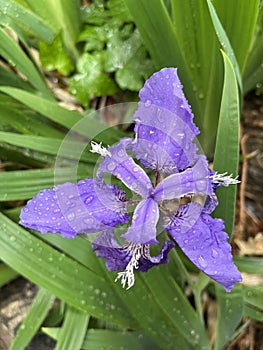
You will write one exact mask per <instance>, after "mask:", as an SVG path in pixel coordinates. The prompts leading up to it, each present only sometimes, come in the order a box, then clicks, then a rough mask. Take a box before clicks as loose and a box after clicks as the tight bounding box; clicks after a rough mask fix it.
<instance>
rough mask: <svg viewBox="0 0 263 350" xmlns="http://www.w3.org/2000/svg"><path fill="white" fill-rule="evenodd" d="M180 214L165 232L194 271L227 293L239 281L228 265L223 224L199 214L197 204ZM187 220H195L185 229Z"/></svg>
mask: <svg viewBox="0 0 263 350" xmlns="http://www.w3.org/2000/svg"><path fill="white" fill-rule="evenodd" d="M181 213H182V214H181V215H178V214H177V216H174V217H173V218H172V222H171V224H170V225H167V226H166V229H167V231H168V232H169V233H170V235H171V236H172V237H173V239H174V240H175V241H176V243H177V244H178V245H179V247H180V248H181V249H182V251H183V252H184V253H185V255H186V256H187V257H188V258H189V259H190V260H191V261H192V262H193V263H194V264H195V265H196V266H197V267H198V269H200V270H201V271H203V272H204V273H205V274H206V275H208V276H209V277H211V278H212V279H214V280H215V281H217V282H218V283H220V284H222V285H223V286H224V288H225V289H226V291H227V292H229V291H230V290H231V289H232V288H233V286H234V283H235V282H240V281H241V280H242V277H241V274H240V272H239V271H238V269H237V268H236V266H235V265H234V263H233V261H232V255H231V246H230V244H229V243H228V235H227V234H226V233H225V232H224V231H223V229H224V223H223V220H221V219H213V218H212V217H211V216H209V215H208V214H205V213H203V212H202V207H201V206H200V205H199V204H197V203H191V204H187V205H185V206H182V208H181ZM199 214H200V215H199ZM190 217H192V218H193V217H194V218H195V220H193V221H192V225H189V218H190Z"/></svg>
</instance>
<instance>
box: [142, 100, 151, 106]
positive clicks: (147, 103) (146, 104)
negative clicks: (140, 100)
mask: <svg viewBox="0 0 263 350" xmlns="http://www.w3.org/2000/svg"><path fill="white" fill-rule="evenodd" d="M151 104H152V101H151V100H147V101H146V102H145V104H144V105H145V107H150V106H151Z"/></svg>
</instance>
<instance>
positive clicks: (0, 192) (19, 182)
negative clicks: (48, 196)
mask: <svg viewBox="0 0 263 350" xmlns="http://www.w3.org/2000/svg"><path fill="white" fill-rule="evenodd" d="M93 171H94V170H93V165H92V166H91V167H89V166H87V165H85V166H80V167H79V169H78V174H77V175H78V180H80V179H84V178H88V177H93ZM75 173H76V169H75V168H71V167H65V168H60V169H59V171H58V169H56V184H58V183H64V182H68V181H70V182H75V181H76V179H75ZM0 183H1V187H0V201H13V200H21V199H28V198H32V197H33V196H34V195H36V194H37V193H38V192H39V191H41V190H43V189H44V188H50V187H53V186H54V169H53V168H51V169H35V170H18V171H9V172H0Z"/></svg>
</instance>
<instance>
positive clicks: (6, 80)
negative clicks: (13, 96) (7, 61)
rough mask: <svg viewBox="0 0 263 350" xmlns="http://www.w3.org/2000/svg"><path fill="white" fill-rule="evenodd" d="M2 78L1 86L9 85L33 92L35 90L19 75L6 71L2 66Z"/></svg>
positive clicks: (0, 73) (0, 71) (0, 69)
mask: <svg viewBox="0 0 263 350" xmlns="http://www.w3.org/2000/svg"><path fill="white" fill-rule="evenodd" d="M0 76H1V81H0V84H1V85H8V86H12V87H16V88H19V89H22V90H26V91H30V92H33V91H34V89H33V88H32V87H31V86H30V85H29V84H28V83H27V82H26V81H25V80H23V79H22V78H21V77H20V76H19V75H17V74H15V73H14V72H13V71H11V70H8V69H5V68H4V67H2V66H0Z"/></svg>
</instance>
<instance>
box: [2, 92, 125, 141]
mask: <svg viewBox="0 0 263 350" xmlns="http://www.w3.org/2000/svg"><path fill="white" fill-rule="evenodd" d="M0 91H2V92H4V93H6V94H8V95H9V96H12V97H13V98H14V99H16V100H18V101H20V102H22V103H24V104H25V105H26V106H28V107H30V108H32V109H33V110H35V111H36V112H38V113H41V114H43V115H44V116H45V117H47V118H49V119H50V120H52V121H54V122H56V123H58V124H60V125H62V126H64V127H66V128H68V129H71V128H73V127H74V129H73V131H74V132H76V133H79V134H81V135H84V136H85V137H86V138H87V141H88V138H95V137H96V136H97V135H98V134H100V133H102V132H104V131H105V130H107V129H109V127H108V126H107V125H105V124H103V123H101V122H99V121H98V120H96V119H95V118H90V117H89V116H87V117H84V116H83V115H82V114H80V113H78V112H76V111H69V110H67V109H65V108H63V107H61V106H59V105H58V103H56V102H53V101H49V100H47V99H46V98H43V97H40V96H36V95H34V94H31V93H29V92H27V91H23V90H20V89H16V88H10V87H0ZM121 136H123V133H121V132H120V131H118V130H117V129H113V128H111V129H110V134H109V133H108V134H105V135H104V139H103V142H105V143H106V144H107V143H109V144H111V143H113V142H116V141H119V138H120V137H121Z"/></svg>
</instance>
